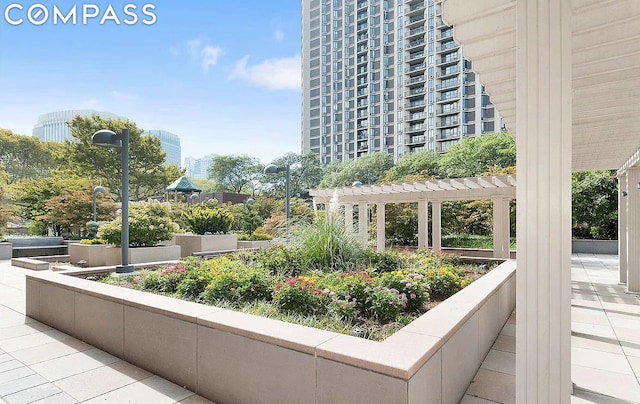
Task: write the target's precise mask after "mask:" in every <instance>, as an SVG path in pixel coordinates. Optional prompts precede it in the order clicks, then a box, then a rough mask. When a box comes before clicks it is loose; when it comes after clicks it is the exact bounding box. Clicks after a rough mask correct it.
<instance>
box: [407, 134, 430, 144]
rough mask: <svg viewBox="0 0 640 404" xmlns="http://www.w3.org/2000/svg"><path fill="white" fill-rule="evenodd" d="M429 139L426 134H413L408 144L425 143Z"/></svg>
mask: <svg viewBox="0 0 640 404" xmlns="http://www.w3.org/2000/svg"><path fill="white" fill-rule="evenodd" d="M426 141H427V137H426V136H425V135H419V136H413V137H411V139H410V140H409V141H408V142H407V143H406V145H407V146H413V145H417V144H423V143H425V142H426Z"/></svg>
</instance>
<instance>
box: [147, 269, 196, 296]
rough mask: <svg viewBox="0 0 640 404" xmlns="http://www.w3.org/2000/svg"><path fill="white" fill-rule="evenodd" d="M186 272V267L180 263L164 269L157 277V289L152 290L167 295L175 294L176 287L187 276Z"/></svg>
mask: <svg viewBox="0 0 640 404" xmlns="http://www.w3.org/2000/svg"><path fill="white" fill-rule="evenodd" d="M187 272H188V271H187V267H186V266H185V265H184V264H182V263H180V264H177V265H171V266H167V267H164V269H163V270H162V271H161V272H160V274H159V276H158V285H157V289H154V290H156V291H158V292H161V293H167V294H172V293H176V292H177V291H178V285H179V284H180V282H182V280H183V279H184V278H185V277H186V276H187ZM150 282H153V280H150Z"/></svg>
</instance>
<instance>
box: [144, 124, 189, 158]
mask: <svg viewBox="0 0 640 404" xmlns="http://www.w3.org/2000/svg"><path fill="white" fill-rule="evenodd" d="M143 135H148V136H153V137H156V138H158V139H160V146H162V151H163V152H165V153H167V158H166V159H165V163H164V164H165V165H175V166H177V167H181V165H182V148H181V147H180V136H178V135H176V134H173V133H171V132H167V131H166V130H159V129H152V130H146V131H144V133H143Z"/></svg>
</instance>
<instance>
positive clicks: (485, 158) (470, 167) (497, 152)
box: [439, 133, 516, 178]
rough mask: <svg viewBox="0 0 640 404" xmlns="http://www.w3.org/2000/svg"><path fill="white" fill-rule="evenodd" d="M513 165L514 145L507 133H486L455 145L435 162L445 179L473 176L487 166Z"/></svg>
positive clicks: (487, 168)
mask: <svg viewBox="0 0 640 404" xmlns="http://www.w3.org/2000/svg"><path fill="white" fill-rule="evenodd" d="M515 165H516V144H515V141H514V140H513V138H512V137H511V135H510V134H508V133H489V134H486V135H484V136H482V137H472V138H467V139H465V140H463V141H462V142H459V143H456V144H454V145H453V146H451V147H450V148H449V150H448V151H447V152H446V153H445V154H443V155H442V158H441V159H440V161H439V166H440V170H441V174H442V175H443V176H444V177H447V178H462V177H474V176H478V175H481V174H482V173H484V172H487V171H488V170H489V169H490V168H491V167H503V168H504V167H511V166H515Z"/></svg>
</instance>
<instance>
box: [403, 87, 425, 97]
mask: <svg viewBox="0 0 640 404" xmlns="http://www.w3.org/2000/svg"><path fill="white" fill-rule="evenodd" d="M426 92H427V89H426V88H424V87H420V88H416V89H413V90H411V91H409V92H408V93H407V94H408V95H409V97H413V96H416V95H422V94H424V93H426Z"/></svg>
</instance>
